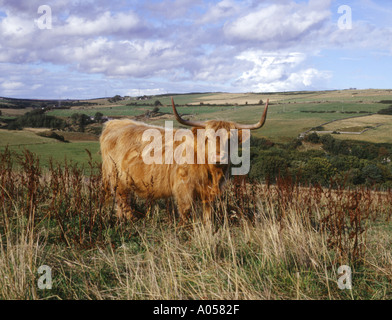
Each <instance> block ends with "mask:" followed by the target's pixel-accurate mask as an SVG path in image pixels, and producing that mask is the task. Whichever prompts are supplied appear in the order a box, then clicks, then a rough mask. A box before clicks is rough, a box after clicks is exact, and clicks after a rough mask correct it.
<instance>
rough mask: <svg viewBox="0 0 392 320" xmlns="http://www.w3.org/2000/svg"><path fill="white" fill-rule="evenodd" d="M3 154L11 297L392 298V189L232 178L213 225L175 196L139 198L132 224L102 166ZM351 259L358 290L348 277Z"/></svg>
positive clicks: (3, 282)
mask: <svg viewBox="0 0 392 320" xmlns="http://www.w3.org/2000/svg"><path fill="white" fill-rule="evenodd" d="M0 158H1V159H0V160H1V162H0V180H1V181H2V182H3V185H2V188H1V189H0V199H1V203H2V205H1V206H0V216H1V217H2V219H0V299H135V300H143V299H151V300H155V299H197V300H205V299H301V300H314V299H323V300H324V299H325V300H340V299H358V300H362V299H386V300H387V299H388V300H389V299H391V298H392V290H391V288H392V287H391V281H392V270H391V265H392V255H391V243H392V236H391V235H392V233H391V231H392V228H391V225H390V219H391V212H392V193H391V192H389V193H377V192H373V191H370V190H364V189H356V190H350V191H346V192H341V190H340V191H339V190H329V189H321V188H317V187H316V188H301V187H298V186H297V187H295V186H292V185H291V184H290V183H287V182H285V181H280V182H279V183H278V184H277V185H276V186H265V185H261V184H254V185H248V186H247V187H246V188H240V189H238V188H237V187H235V186H234V185H229V186H228V188H227V189H226V192H225V194H224V196H223V197H222V199H221V200H220V201H219V202H218V203H217V206H216V207H215V208H216V209H215V216H216V221H215V225H214V226H213V228H210V227H207V226H204V225H202V224H201V223H200V219H199V218H198V215H199V214H200V212H199V211H197V210H196V211H195V212H194V213H193V214H194V219H193V220H192V221H190V224H189V225H188V226H187V227H179V226H178V225H177V222H176V221H177V219H176V218H175V216H174V215H173V214H172V209H171V208H172V207H171V205H170V203H169V204H168V203H165V202H156V203H150V204H144V203H139V204H138V205H139V206H140V209H142V210H143V212H146V213H147V212H148V214H147V216H146V217H145V218H144V219H142V220H139V221H138V222H135V223H130V222H127V221H123V220H117V219H116V218H115V216H114V213H113V209H112V206H111V205H110V203H109V204H105V194H104V192H103V191H102V190H103V189H102V185H101V180H100V174H99V172H97V171H96V170H90V172H94V173H87V172H85V171H83V170H82V169H78V168H76V167H74V166H60V167H53V168H51V169H44V168H41V167H40V166H39V165H38V163H37V161H38V159H36V158H35V157H34V156H33V155H31V154H30V153H25V154H24V157H22V158H20V159H19V160H18V165H19V167H20V168H21V169H20V170H18V171H13V170H11V169H10V166H11V165H12V164H14V161H15V160H13V159H12V158H11V155H10V154H8V153H0ZM358 198H359V199H361V202H360V203H359V204H358V203H357V205H354V204H355V203H356V202H355V199H358ZM344 217H346V218H344ZM348 217H351V218H348ZM343 264H344V265H348V266H350V268H351V269H352V274H353V277H352V286H353V287H352V290H340V289H339V288H338V285H337V281H338V279H339V274H338V271H337V270H338V268H339V266H341V265H343ZM42 265H46V266H49V267H50V268H51V270H52V281H53V282H52V288H51V289H42V288H41V289H40V288H39V287H38V279H39V277H40V274H39V273H38V269H39V267H40V266H42Z"/></svg>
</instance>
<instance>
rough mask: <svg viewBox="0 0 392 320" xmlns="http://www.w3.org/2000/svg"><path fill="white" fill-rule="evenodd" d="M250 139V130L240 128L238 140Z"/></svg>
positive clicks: (241, 141)
mask: <svg viewBox="0 0 392 320" xmlns="http://www.w3.org/2000/svg"><path fill="white" fill-rule="evenodd" d="M249 139H250V130H242V129H239V130H238V142H239V143H244V142H246V141H248V140H249Z"/></svg>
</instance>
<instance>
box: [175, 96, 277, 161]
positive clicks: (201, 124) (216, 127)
mask: <svg viewBox="0 0 392 320" xmlns="http://www.w3.org/2000/svg"><path fill="white" fill-rule="evenodd" d="M268 102H269V100H267V103H266V105H265V108H264V112H263V114H262V116H261V119H260V121H259V122H257V123H255V124H240V123H236V122H233V121H219V120H207V121H190V120H185V119H183V118H181V116H180V115H179V114H178V112H177V110H176V107H175V105H174V100H173V98H172V106H173V112H174V115H175V117H176V120H177V121H178V122H179V123H181V124H183V125H186V126H190V127H192V132H193V135H194V138H195V139H194V141H197V138H198V135H197V132H198V130H199V129H205V132H206V137H205V139H204V143H205V146H206V149H205V150H206V152H205V157H206V161H208V160H207V158H208V154H209V150H208V148H209V146H208V143H207V140H208V139H207V137H208V135H209V134H215V135H216V137H219V139H215V141H216V148H215V150H216V158H215V159H216V162H217V163H218V164H219V163H230V151H229V146H230V139H232V138H235V139H238V143H239V144H241V143H242V142H244V140H243V136H245V139H249V138H250V135H246V134H244V135H243V132H242V130H256V129H259V128H261V127H262V126H263V125H264V123H265V120H266V118H267V111H268ZM233 134H235V135H236V136H235V137H233ZM199 137H200V136H199ZM195 148H196V144H195ZM221 150H227V153H226V152H221Z"/></svg>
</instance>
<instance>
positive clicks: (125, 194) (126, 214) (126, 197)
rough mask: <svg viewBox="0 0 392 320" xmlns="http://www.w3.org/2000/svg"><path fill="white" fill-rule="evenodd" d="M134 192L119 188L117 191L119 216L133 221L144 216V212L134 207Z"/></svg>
mask: <svg viewBox="0 0 392 320" xmlns="http://www.w3.org/2000/svg"><path fill="white" fill-rule="evenodd" d="M132 196H133V194H132V192H130V191H129V190H122V189H119V190H117V192H116V209H117V217H118V218H120V219H121V218H126V219H128V220H131V221H136V220H138V219H140V218H143V216H144V215H143V214H142V213H140V212H137V211H136V210H135V209H132V207H131V205H130V203H131V199H132Z"/></svg>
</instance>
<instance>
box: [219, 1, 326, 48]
mask: <svg viewBox="0 0 392 320" xmlns="http://www.w3.org/2000/svg"><path fill="white" fill-rule="evenodd" d="M329 3H330V1H321V2H315V1H310V2H309V3H301V4H297V3H295V2H285V3H283V4H273V5H268V6H266V5H262V6H261V7H260V8H258V9H256V10H254V11H252V12H250V13H247V14H245V15H242V16H241V17H239V18H238V19H236V20H235V21H232V22H231V21H230V22H227V23H226V25H225V27H224V33H225V35H226V37H227V38H229V39H233V41H248V42H255V41H256V42H261V43H266V44H269V45H271V46H272V47H274V48H276V47H279V48H282V47H287V46H290V45H293V43H295V42H299V41H302V40H303V38H304V37H306V36H308V35H309V34H310V33H312V32H313V31H314V30H318V29H320V28H322V25H323V23H325V22H326V21H327V20H328V19H329V18H330V16H331V12H330V9H329Z"/></svg>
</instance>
